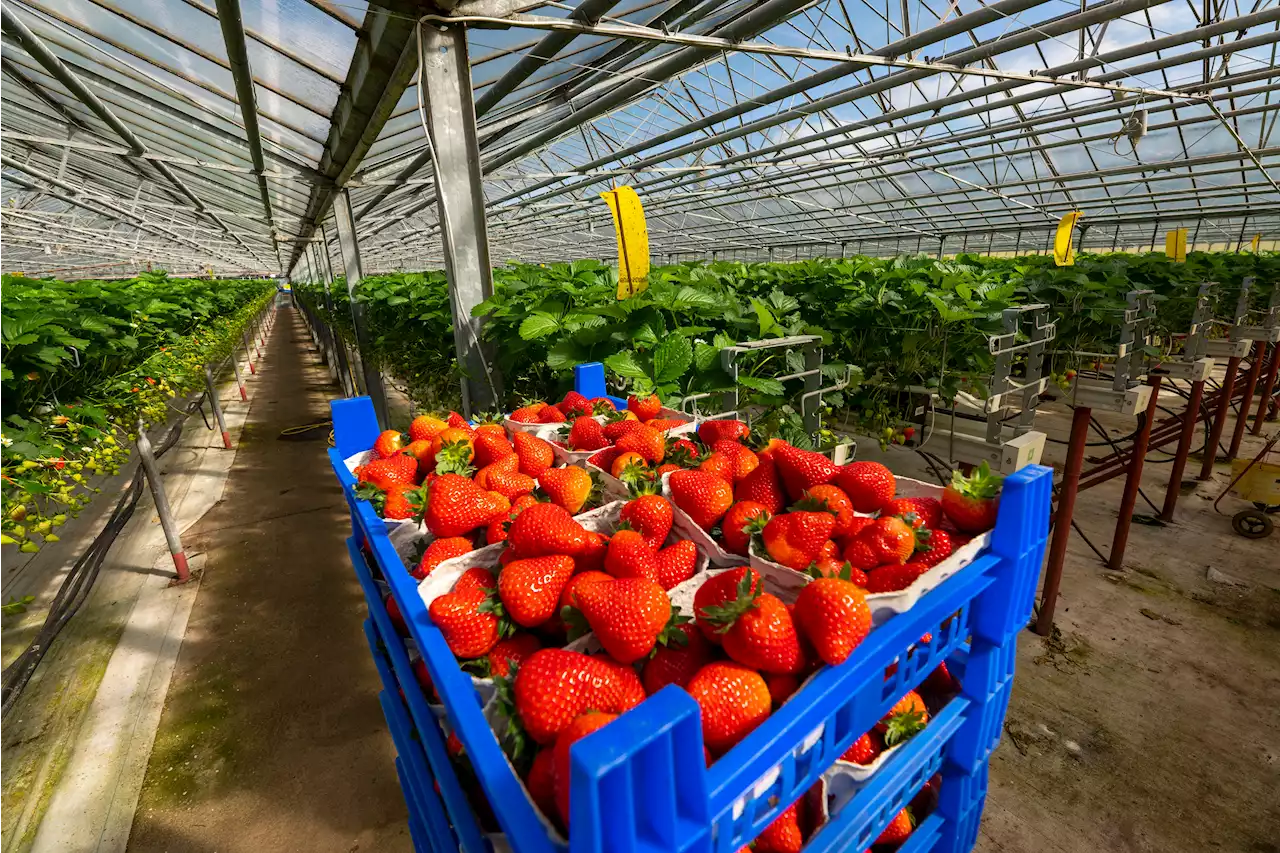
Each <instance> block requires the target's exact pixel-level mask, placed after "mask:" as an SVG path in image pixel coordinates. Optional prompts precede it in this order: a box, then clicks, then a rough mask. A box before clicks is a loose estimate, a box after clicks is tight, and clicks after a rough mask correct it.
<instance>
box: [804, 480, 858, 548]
mask: <svg viewBox="0 0 1280 853" xmlns="http://www.w3.org/2000/svg"><path fill="white" fill-rule="evenodd" d="M805 496H806V497H808V498H810V499H812V500H813V501H814V503H815V504H816V505H815V506H813V507H810V508H811V509H818V508H820V507H822V506H825V507H826V508H827V511H828V512H831V513H832V514H834V515H835V517H836V526H835V528H834V529H833V530H832V531H831V536H832V537H833V538H834V537H837V536H844V535H845V534H846V533H848V532H849V525H850V524H852V523H853V518H854V515H853V502H852V501H851V500H849V496H848V495H846V494H845V493H844V490H843V489H841V488H840V487H839V486H833V485H831V484H830V483H828V484H826V485H822V486H814V487H813V488H812V489H810V490H809V491H807V492H805Z"/></svg>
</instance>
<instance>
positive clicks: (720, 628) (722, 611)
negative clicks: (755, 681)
mask: <svg viewBox="0 0 1280 853" xmlns="http://www.w3.org/2000/svg"><path fill="white" fill-rule="evenodd" d="M735 592H736V593H737V596H736V597H735V598H734V599H732V600H730V601H726V602H725V603H724V604H720V605H711V606H706V607H702V608H699V609H698V610H697V613H698V621H699V624H700V625H711V626H713V627H714V628H715V630H716V631H717V632H718V633H719V634H720V638H721V644H722V645H723V646H724V650H725V653H726V654H728V655H729V657H730V658H732V659H733V660H735V661H737V662H738V663H740V664H743V665H744V666H749V667H751V668H752V669H758V670H761V671H763V672H772V673H777V674H780V675H787V674H793V673H797V672H799V671H800V668H801V666H802V665H803V663H804V656H803V653H802V652H801V650H800V640H799V638H798V637H797V636H796V626H795V624H794V623H793V622H792V621H791V614H790V612H788V610H787V606H786V605H785V604H783V603H782V601H781V600H780V599H779V598H778V597H777V596H775V595H772V594H770V593H767V592H761V587H760V585H759V584H753V583H752V580H751V579H750V577H749V576H748V575H745V574H744V575H743V576H742V580H741V582H740V583H739V584H738V588H737V589H736V590H735ZM696 601H697V599H696V598H695V603H696Z"/></svg>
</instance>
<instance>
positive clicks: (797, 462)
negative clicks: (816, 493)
mask: <svg viewBox="0 0 1280 853" xmlns="http://www.w3.org/2000/svg"><path fill="white" fill-rule="evenodd" d="M773 461H774V463H775V464H776V465H777V466H778V476H779V477H780V478H781V479H782V488H783V491H785V492H786V494H787V497H788V498H790V499H791V500H793V501H798V500H800V498H801V497H803V496H804V493H805V492H807V491H808V490H809V489H812V488H813V487H814V486H821V485H824V484H826V483H830V482H831V481H832V480H834V479H835V478H836V474H837V473H839V471H840V469H839V468H838V467H837V466H836V465H835V463H833V462H832V461H831V460H830V459H828V458H827V457H825V456H823V455H822V454H821V453H815V452H814V451H812V450H801V449H800V448H798V447H794V446H792V445H790V444H779V445H778V446H777V447H776V448H774V451H773Z"/></svg>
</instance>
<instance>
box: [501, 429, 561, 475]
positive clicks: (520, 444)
mask: <svg viewBox="0 0 1280 853" xmlns="http://www.w3.org/2000/svg"><path fill="white" fill-rule="evenodd" d="M511 442H512V446H513V448H514V450H515V454H516V458H518V459H519V460H520V473H521V474H524V475H525V476H527V477H537V476H538V475H539V474H541V473H542V472H543V471H545V470H547V469H548V468H550V467H551V466H552V464H554V463H555V460H556V454H555V451H554V450H553V449H552V447H551V442H549V441H547V440H546V439H542V438H538V437H537V436H536V435H534V434H532V433H528V432H517V433H514V434H513V435H512V436H511Z"/></svg>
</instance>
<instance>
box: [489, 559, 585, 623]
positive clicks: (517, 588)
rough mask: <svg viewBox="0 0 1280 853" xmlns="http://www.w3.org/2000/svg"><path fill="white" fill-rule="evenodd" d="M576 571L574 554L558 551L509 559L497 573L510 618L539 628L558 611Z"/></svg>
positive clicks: (499, 586)
mask: <svg viewBox="0 0 1280 853" xmlns="http://www.w3.org/2000/svg"><path fill="white" fill-rule="evenodd" d="M572 575H573V558H572V557H566V556H564V555H562V554H557V555H554V556H549V557H530V558H527V559H523V560H515V561H513V562H511V563H508V564H507V565H506V567H504V568H503V570H502V572H501V574H499V575H498V597H499V598H501V599H502V606H503V607H504V608H505V609H506V612H507V615H508V616H510V617H511V621H513V622H515V623H516V624H517V625H521V626H523V627H525V628H536V627H538V626H539V625H541V624H542V623H543V622H546V621H547V620H548V619H550V618H551V616H552V615H553V614H554V613H555V612H556V610H557V609H558V607H559V604H560V593H561V591H562V590H563V589H564V585H565V584H567V583H568V582H569V578H570V577H571V576H572Z"/></svg>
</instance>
